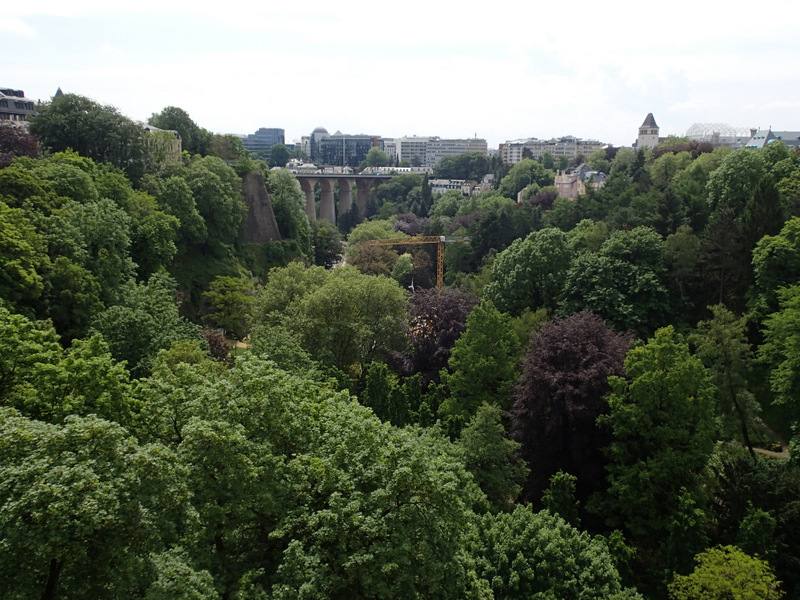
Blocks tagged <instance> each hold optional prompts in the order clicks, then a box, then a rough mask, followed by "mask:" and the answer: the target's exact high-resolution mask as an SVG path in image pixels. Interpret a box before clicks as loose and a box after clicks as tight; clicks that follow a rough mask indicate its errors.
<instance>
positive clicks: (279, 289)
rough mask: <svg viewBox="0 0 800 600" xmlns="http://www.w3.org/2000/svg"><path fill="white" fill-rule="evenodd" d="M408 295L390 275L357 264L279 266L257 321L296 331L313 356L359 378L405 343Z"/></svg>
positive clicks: (260, 302) (263, 292)
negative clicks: (365, 369) (369, 272)
mask: <svg viewBox="0 0 800 600" xmlns="http://www.w3.org/2000/svg"><path fill="white" fill-rule="evenodd" d="M405 305H406V298H405V293H404V292H403V290H402V289H401V288H400V287H399V286H398V285H397V283H396V282H395V281H393V280H391V279H388V278H386V277H372V276H368V275H362V274H361V273H359V272H358V270H356V269H355V268H353V267H350V266H347V267H341V268H337V269H333V270H330V271H327V270H325V269H323V268H322V267H312V268H310V269H304V268H303V267H302V265H297V264H294V265H289V266H287V267H285V268H283V269H273V270H272V271H271V272H270V275H269V279H268V281H267V283H266V284H265V285H264V287H263V289H262V290H261V291H260V293H259V295H258V298H257V299H256V301H255V303H254V306H253V311H252V322H253V324H254V325H256V326H257V325H267V326H282V327H283V328H285V330H287V331H291V332H292V333H293V335H295V336H296V338H297V339H298V340H299V342H300V346H301V347H302V348H304V349H305V350H306V351H307V352H308V353H309V354H310V355H311V357H312V358H313V359H315V360H317V361H319V362H321V363H323V364H325V365H327V366H329V367H334V368H336V369H339V370H341V371H345V372H348V373H349V374H351V375H354V376H357V375H358V374H359V373H360V372H361V369H362V367H363V366H365V365H366V364H367V363H369V362H371V361H373V360H381V359H385V358H386V357H388V354H389V353H390V352H391V351H394V350H399V349H400V347H401V344H402V343H403V341H404V339H403V337H404V336H403V333H404V331H405V323H406V319H407V316H406V309H405Z"/></svg>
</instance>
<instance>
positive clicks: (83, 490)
mask: <svg viewBox="0 0 800 600" xmlns="http://www.w3.org/2000/svg"><path fill="white" fill-rule="evenodd" d="M0 434H1V435H0V465H2V466H0V498H1V499H2V500H1V502H2V510H0V538H2V540H3V543H2V544H0V581H2V582H3V585H4V588H5V591H4V595H5V596H6V597H7V598H10V599H13V600H16V599H20V600H21V599H23V598H42V599H44V600H51V599H55V598H60V597H67V598H112V597H123V596H124V597H138V596H140V593H141V588H142V587H143V586H144V584H145V583H146V581H143V579H144V578H143V577H142V570H141V564H142V560H143V559H145V558H146V557H147V555H148V554H149V553H150V552H153V551H158V550H160V548H161V547H162V546H161V540H160V539H159V533H161V532H160V530H159V528H160V526H162V525H165V524H166V522H163V521H161V520H160V518H159V517H158V516H157V515H159V513H160V514H161V515H163V516H166V517H167V519H170V518H172V517H174V513H173V515H169V516H167V515H168V513H169V512H170V511H169V510H168V509H167V507H172V506H175V501H174V500H173V499H172V498H170V496H172V495H174V494H178V497H179V495H180V494H181V493H185V491H184V492H180V491H178V489H177V488H178V487H179V484H178V483H177V481H176V475H177V473H176V470H175V468H174V462H175V458H174V455H172V454H171V453H170V452H168V451H167V450H166V449H165V448H163V447H156V446H148V447H140V446H139V445H138V444H137V442H136V440H135V439H134V438H133V437H131V436H130V434H128V433H127V432H126V431H125V430H124V429H123V428H122V427H120V426H119V425H117V424H115V423H111V422H108V421H104V420H101V419H99V418H97V417H94V416H89V417H75V416H71V417H68V418H67V419H66V421H65V423H64V424H63V425H52V424H47V423H43V422H40V421H34V420H30V419H27V418H25V417H22V416H20V415H19V414H17V413H16V412H15V411H13V410H10V409H0ZM163 533H165V534H166V533H167V532H166V531H164V532H163Z"/></svg>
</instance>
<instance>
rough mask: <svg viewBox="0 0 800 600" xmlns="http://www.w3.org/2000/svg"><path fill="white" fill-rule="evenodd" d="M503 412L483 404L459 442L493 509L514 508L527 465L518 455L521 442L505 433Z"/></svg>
mask: <svg viewBox="0 0 800 600" xmlns="http://www.w3.org/2000/svg"><path fill="white" fill-rule="evenodd" d="M502 416H503V412H502V410H501V409H500V408H499V407H497V406H492V405H491V404H486V403H484V404H481V406H480V407H479V408H478V410H477V411H476V412H475V415H474V416H473V417H472V419H471V420H470V422H469V424H468V425H467V426H466V427H465V428H464V429H463V431H462V432H461V437H459V439H458V445H459V446H460V447H461V449H462V451H463V452H464V464H465V466H466V468H467V471H469V472H470V473H472V476H473V477H474V478H475V483H477V484H478V486H479V487H480V488H481V491H483V493H484V494H486V497H487V498H488V500H489V502H490V503H491V504H492V507H493V509H494V510H511V508H512V506H513V503H514V501H515V500H516V498H517V496H519V493H520V491H521V490H522V483H523V482H524V481H525V477H526V476H527V474H528V467H527V466H526V465H525V462H524V461H523V460H521V459H520V457H519V448H520V444H519V443H517V442H515V441H513V440H510V439H508V438H507V437H506V430H505V427H503V422H502Z"/></svg>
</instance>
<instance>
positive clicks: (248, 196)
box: [239, 172, 281, 244]
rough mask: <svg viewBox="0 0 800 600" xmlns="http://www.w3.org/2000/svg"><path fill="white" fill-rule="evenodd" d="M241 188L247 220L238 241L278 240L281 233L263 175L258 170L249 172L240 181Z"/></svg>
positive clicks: (261, 242) (263, 241)
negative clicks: (245, 205) (245, 204)
mask: <svg viewBox="0 0 800 600" xmlns="http://www.w3.org/2000/svg"><path fill="white" fill-rule="evenodd" d="M242 188H243V191H244V200H245V202H246V203H247V222H246V223H245V224H244V227H242V230H241V233H240V234H239V241H240V242H244V243H246V244H263V243H266V242H278V241H280V239H281V233H280V231H278V223H277V221H276V220H275V213H274V212H272V203H271V202H270V201H269V195H268V194H267V186H266V185H265V184H264V176H263V175H262V174H261V173H258V172H255V173H249V174H248V175H246V176H245V177H244V180H243V181H242Z"/></svg>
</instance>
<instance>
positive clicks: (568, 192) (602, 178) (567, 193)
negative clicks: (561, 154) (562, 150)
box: [555, 163, 607, 198]
mask: <svg viewBox="0 0 800 600" xmlns="http://www.w3.org/2000/svg"><path fill="white" fill-rule="evenodd" d="M606 178H607V175H606V174H605V173H602V172H600V171H593V170H592V169H591V167H589V165H587V164H586V163H583V164H581V165H579V166H577V167H575V168H574V169H565V170H563V171H559V172H558V173H557V174H556V181H555V186H556V189H557V190H558V197H559V198H577V197H578V196H582V195H583V194H585V193H586V189H587V187H593V188H595V189H599V188H601V187H603V185H605V182H606Z"/></svg>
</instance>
